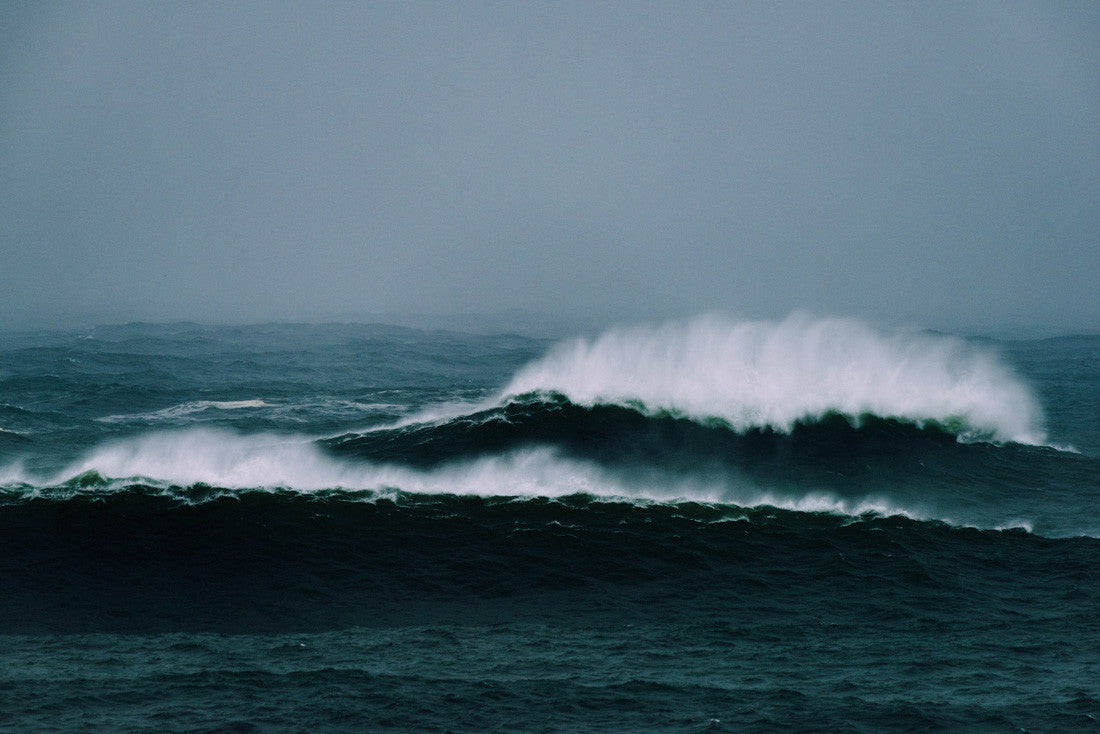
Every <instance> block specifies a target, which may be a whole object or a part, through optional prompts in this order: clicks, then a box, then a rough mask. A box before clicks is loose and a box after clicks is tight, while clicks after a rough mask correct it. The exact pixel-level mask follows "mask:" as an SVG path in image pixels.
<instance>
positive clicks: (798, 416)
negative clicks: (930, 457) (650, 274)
mask: <svg viewBox="0 0 1100 734" xmlns="http://www.w3.org/2000/svg"><path fill="white" fill-rule="evenodd" d="M536 391H554V392H559V393H562V394H564V395H565V396H567V397H568V398H569V399H570V400H571V401H572V402H574V403H577V404H581V405H595V404H601V403H619V404H632V405H633V404H641V405H642V406H643V407H644V408H645V409H647V410H650V411H667V412H671V413H675V414H680V415H685V416H688V417H693V418H698V419H713V418H717V419H721V420H723V421H726V422H727V423H729V424H730V425H731V426H732V427H733V428H734V429H735V430H745V429H749V428H753V427H771V428H774V429H776V430H783V431H788V430H790V429H791V427H792V426H793V425H794V423H795V422H796V421H799V420H802V419H806V418H815V417H820V416H822V415H824V414H826V413H828V412H837V413H841V414H844V415H847V416H851V417H853V418H858V417H859V416H860V415H864V414H873V415H877V416H880V417H883V418H896V419H901V420H906V421H911V422H914V423H917V424H919V425H920V424H924V423H927V422H930V421H935V422H938V423H940V424H944V425H948V426H959V427H960V430H961V431H962V434H961V438H963V439H967V438H982V439H990V440H994V441H1016V442H1020V443H1031V444H1041V443H1043V442H1044V440H1045V435H1044V432H1043V429H1042V422H1043V418H1042V412H1041V410H1040V407H1039V403H1038V401H1037V400H1036V399H1035V397H1034V396H1033V395H1032V393H1031V391H1030V390H1029V389H1028V388H1027V386H1026V385H1025V384H1024V383H1023V382H1021V380H1020V379H1019V378H1017V377H1016V376H1015V375H1014V374H1013V373H1012V371H1011V370H1010V369H1008V368H1007V367H1006V366H1004V365H1003V364H1002V363H1001V362H1000V361H999V360H998V359H997V357H996V355H995V354H994V353H992V352H991V351H988V350H985V349H982V348H980V347H978V346H976V345H973V344H971V343H968V342H966V341H964V340H962V339H957V338H953V337H948V336H939V335H931V334H926V333H893V334H886V333H880V332H878V331H876V330H874V329H872V328H871V327H869V326H867V325H866V324H863V323H861V322H859V321H855V320H852V319H839V318H824V319H819V318H813V317H811V316H809V315H807V314H804V313H796V314H793V315H791V316H790V317H788V318H786V319H785V320H783V321H779V322H769V321H760V322H739V323H738V322H732V321H729V320H727V319H724V318H722V317H718V316H706V317H699V318H696V319H693V320H690V321H686V322H674V323H668V324H664V325H660V326H636V327H630V328H620V329H613V330H611V331H608V332H606V333H604V334H603V335H601V336H599V337H597V338H596V339H594V340H589V339H575V340H572V341H568V342H564V343H562V344H559V345H558V346H557V347H555V348H554V349H553V350H551V352H550V353H549V354H548V355H547V356H546V357H544V358H542V359H540V360H537V361H535V362H533V363H531V364H529V365H528V366H526V367H525V368H523V369H521V370H520V371H519V372H518V373H517V374H516V375H515V377H514V378H513V379H512V381H511V382H510V383H509V384H508V386H507V387H506V389H505V391H504V394H505V395H518V394H524V393H529V392H536Z"/></svg>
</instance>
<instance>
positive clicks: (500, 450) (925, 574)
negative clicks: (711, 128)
mask: <svg viewBox="0 0 1100 734" xmlns="http://www.w3.org/2000/svg"><path fill="white" fill-rule="evenodd" d="M1098 401H1100V337H1096V336H1066V337H1059V338H1054V339H1046V340H1031V341H993V340H989V339H965V338H960V337H954V336H949V335H945V334H935V333H927V332H915V331H913V332H910V331H892V332H886V331H881V330H878V329H875V328H872V327H871V326H869V325H867V324H865V323H863V322H861V321H857V320H852V319H836V318H818V317H814V316H811V315H808V314H794V315H792V316H790V317H788V318H786V319H783V320H780V321H737V320H733V319H729V318H724V317H720V316H709V317H699V318H694V319H688V320H684V321H676V322H668V323H663V324H653V325H637V326H630V327H622V328H616V329H610V330H608V331H605V332H603V333H599V334H595V335H592V336H589V337H586V338H575V339H566V340H563V341H550V340H546V339H535V338H529V337H524V336H518V335H484V334H482V335H473V334H463V333H457V332H449V331H425V330H416V329H411V328H402V327H393V326H380V325H354V324H329V325H297V324H270V325H262V326H235V327H228V326H203V325H197V324H190V323H179V324H129V325H124V326H109V327H97V328H94V329H90V330H86V331H82V332H62V331H50V332H18V333H17V332H9V333H5V334H2V335H0V429H2V430H0V661H2V663H3V664H2V665H0V671H2V672H0V711H2V712H3V714H2V715H0V726H3V727H9V726H10V727H11V728H13V729H15V730H26V729H34V728H39V729H51V730H61V731H77V730H86V729H87V728H88V727H92V728H101V729H109V730H112V731H139V730H148V729H152V728H155V729H158V730H163V731H195V730H211V729H224V728H236V729H239V730H242V731H252V730H256V731H269V730H272V731H300V730H302V729H308V728H319V729H323V730H347V731H353V730H354V731H358V730H363V729H371V730H385V731H486V730H499V731H515V730H533V731H549V730H554V731H560V730H569V731H607V730H624V731H625V730H629V731H643V730H654V731H757V730H758V731H771V730H775V729H799V728H807V727H808V728H813V729H824V730H836V729H849V730H857V731H882V730H899V729H904V730H930V729H941V728H947V729H974V728H979V729H983V730H991V731H1000V730H1004V731H1012V730H1019V729H1027V730H1084V729H1089V728H1090V727H1095V726H1096V725H1097V719H1098V718H1100V684H1098V681H1100V643H1098V640H1100V621H1098V620H1100V591H1098V589H1100V509H1098V506H1097V504H1096V501H1095V498H1096V496H1097V494H1096V493H1097V490H1098V489H1100V483H1098V478H1100V421H1098V418H1097V416H1098V415H1100V403H1098Z"/></svg>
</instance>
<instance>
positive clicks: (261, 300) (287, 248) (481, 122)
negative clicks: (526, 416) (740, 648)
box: [0, 1, 1100, 330]
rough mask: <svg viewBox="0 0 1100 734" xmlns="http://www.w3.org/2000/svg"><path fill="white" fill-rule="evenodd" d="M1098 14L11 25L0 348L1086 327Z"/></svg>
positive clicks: (107, 13) (230, 16) (1006, 10)
mask: <svg viewBox="0 0 1100 734" xmlns="http://www.w3.org/2000/svg"><path fill="white" fill-rule="evenodd" d="M1098 172H1100V4H1097V3H1051V2H1036V3H1013V2H1000V1H998V2H989V3H984V2H982V3H957V2H950V3H896V4H895V3H884V2H871V3H850V2H845V3H827V4H809V3H791V4H785V3H778V2H766V3H722V4H706V3H670V4H649V3H647V4H622V3H564V4H558V3H545V4H541V3H540V4H536V3H515V4H512V3H509V4H496V3H469V4H455V3H424V4H417V3H388V4H344V3H338V4H337V3H324V4H322V3H267V2H264V3H156V4H150V3H144V2H142V3H118V2H114V3H86V4H84V3H82V4H64V5H45V6H40V5H38V4H35V3H27V4H22V5H21V4H13V3H7V4H4V5H2V6H0V294H2V295H0V306H2V311H0V325H8V326H11V325H15V326H18V325H30V324H38V323H56V322H63V321H66V320H71V321H87V320H120V319H131V318H142V319H180V318H188V319H198V320H231V321H255V320H270V319H288V318H289V319H327V318H345V317H354V316H356V315H362V314H369V313H403V312H421V313H447V312H491V311H499V310H505V309H526V310H531V311H544V312H549V313H554V314H560V315H562V316H564V317H568V318H581V319H585V320H588V321H591V320H597V321H599V320H611V319H639V318H644V319H654V318H664V317H666V316H683V315H689V314H692V313H695V312H698V311H704V310H715V309H717V310H723V311H727V312H732V313H735V314H744V315H749V316H778V315H782V314H785V313H787V312H788V311H789V310H791V309H792V308H796V307H802V308H808V309H810V310H812V311H815V312H818V313H832V314H841V315H856V316H863V317H867V318H871V319H873V320H876V321H887V322H896V321H905V322H918V323H923V324H927V325H934V326H942V327H971V326H979V327H991V328H992V327H1001V326H1006V325H1012V324H1022V325H1039V326H1047V327H1054V328H1064V329H1088V330H1095V329H1097V328H1100V297H1098V295H1097V293H1098V290H1100V289H1098V287H1097V284H1098V280H1100V276H1098V273H1100V196H1098V194H1097V192H1098V190H1100V186H1098V183H1100V182H1098Z"/></svg>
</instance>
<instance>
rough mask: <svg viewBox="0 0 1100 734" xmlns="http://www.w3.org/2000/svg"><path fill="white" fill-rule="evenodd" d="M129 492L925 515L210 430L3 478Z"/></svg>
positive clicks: (526, 460)
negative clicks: (363, 495) (204, 490)
mask: <svg viewBox="0 0 1100 734" xmlns="http://www.w3.org/2000/svg"><path fill="white" fill-rule="evenodd" d="M92 471H94V472H97V473H98V474H99V475H101V476H103V477H105V478H108V479H111V480H121V481H122V482H123V483H129V482H132V481H138V482H145V481H150V482H153V483H154V484H170V485H176V486H192V485H195V484H199V483H202V484H207V485H210V486H215V487H221V488H225V489H250V488H269V489H274V488H287V489H292V490H296V491H302V492H311V491H317V490H323V489H346V490H376V491H387V490H400V491H403V492H410V493H423V494H452V495H473V496H505V497H563V496H568V495H573V494H587V495H592V496H595V497H605V498H609V499H623V500H628V501H655V502H668V501H680V500H687V501H694V502H704V503H712V504H733V505H738V506H741V507H759V506H771V507H777V508H781V509H788V510H796V511H801V512H828V513H836V514H844V515H853V516H858V515H862V514H865V513H868V512H871V513H875V514H879V515H905V516H907V517H911V518H915V519H921V518H924V517H925V515H924V513H921V512H918V511H916V510H914V509H912V508H905V507H902V506H898V505H895V504H892V503H891V502H889V501H887V500H885V499H881V498H864V499H858V500H851V499H842V498H838V497H836V496H834V495H833V494H831V493H828V492H814V491H805V492H797V491H792V492H791V493H783V492H782V491H780V490H777V489H774V488H773V489H763V488H760V487H758V486H755V485H754V484H752V483H751V482H748V481H747V480H744V479H743V478H740V477H737V476H734V475H724V476H722V477H684V476H673V475H670V474H668V473H662V472H658V471H648V472H641V471H638V472H634V473H629V472H625V473H624V472H622V471H611V470H609V469H606V468H602V467H600V466H598V465H596V464H593V463H589V462H585V461H580V460H576V459H570V458H565V457H563V456H561V455H559V454H558V453H557V452H555V451H554V450H552V449H548V448H539V449H525V450H516V451H512V452H509V453H506V454H503V455H497V456H487V457H482V458H479V459H476V460H472V461H466V462H457V463H453V464H447V465H443V466H440V467H436V468H432V469H414V468H409V467H403V466H395V465H390V464H375V463H369V462H347V461H343V460H340V459H337V458H335V457H331V456H329V455H327V454H325V453H324V452H323V451H322V450H320V449H319V448H318V447H317V445H316V444H315V443H314V442H313V441H312V440H309V439H306V438H304V437H301V436H282V435H274V434H266V435H257V434H253V435H244V436H242V435H238V434H235V433H232V432H228V431H221V430H213V429H189V430H179V431H166V432H158V433H151V434H146V435H143V436H139V437H134V438H130V439H124V440H120V441H116V442H113V443H110V444H106V445H104V446H100V447H98V448H96V449H93V450H92V451H90V452H89V453H88V454H87V455H85V456H84V457H83V458H81V459H80V460H79V461H77V462H74V463H73V464H72V465H70V466H68V467H66V468H65V469H64V470H63V471H61V472H59V473H57V474H56V475H55V476H53V477H39V476H31V475H29V474H28V473H27V472H25V471H23V470H22V467H20V466H18V465H11V466H9V467H6V469H5V470H4V471H2V472H0V484H7V485H11V484H21V485H30V486H32V487H43V486H59V485H62V484H63V483H65V482H66V481H68V480H70V479H72V478H74V477H78V476H80V475H82V474H85V473H86V472H92Z"/></svg>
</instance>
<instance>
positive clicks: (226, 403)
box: [96, 400, 268, 423]
mask: <svg viewBox="0 0 1100 734" xmlns="http://www.w3.org/2000/svg"><path fill="white" fill-rule="evenodd" d="M266 407H268V404H267V403H266V402H264V401H263V400H191V401H188V402H186V403H180V404H179V405H173V406H171V407H170V408H163V409H161V410H155V411H153V412H151V413H134V414H126V415H107V416H103V417H101V418H96V420H97V421H99V422H101V423H126V422H130V421H134V420H143V421H157V420H176V419H179V418H182V417H184V416H189V415H193V414H196V413H203V412H206V411H208V410H243V409H246V408H266Z"/></svg>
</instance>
